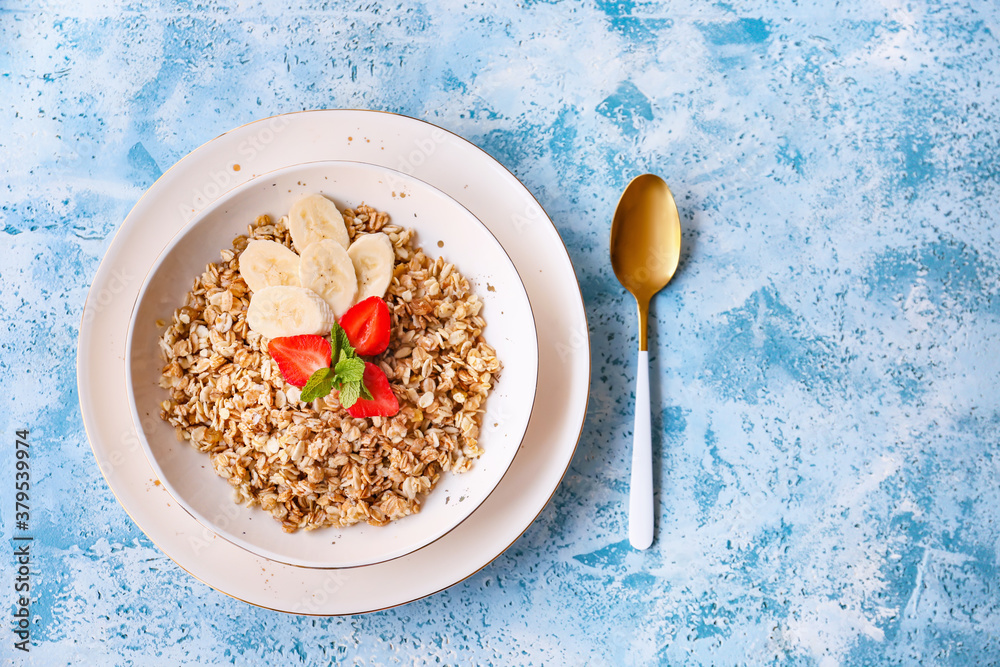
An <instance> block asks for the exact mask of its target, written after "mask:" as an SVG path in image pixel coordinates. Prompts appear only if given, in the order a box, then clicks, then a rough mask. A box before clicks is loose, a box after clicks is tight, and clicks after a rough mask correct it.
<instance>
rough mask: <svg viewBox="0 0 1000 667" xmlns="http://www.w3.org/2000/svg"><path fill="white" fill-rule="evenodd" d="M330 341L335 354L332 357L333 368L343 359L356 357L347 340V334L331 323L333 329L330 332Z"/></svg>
mask: <svg viewBox="0 0 1000 667" xmlns="http://www.w3.org/2000/svg"><path fill="white" fill-rule="evenodd" d="M330 339H331V340H333V350H334V352H335V353H336V354H335V355H334V357H333V365H334V366H336V365H337V364H338V363H340V362H341V361H342V360H344V359H353V358H354V357H356V356H358V355H357V354H356V353H355V352H354V346H353V345H351V341H350V339H348V338H347V332H346V331H344V328H343V327H342V326H340V325H339V324H337V323H336V322H334V323H333V328H332V329H331V330H330Z"/></svg>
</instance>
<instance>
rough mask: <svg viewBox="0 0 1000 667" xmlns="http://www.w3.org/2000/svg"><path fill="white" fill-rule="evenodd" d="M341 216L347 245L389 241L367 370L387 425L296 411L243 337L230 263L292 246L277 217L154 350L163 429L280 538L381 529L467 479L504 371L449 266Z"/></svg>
mask: <svg viewBox="0 0 1000 667" xmlns="http://www.w3.org/2000/svg"><path fill="white" fill-rule="evenodd" d="M343 215H344V221H345V224H346V226H347V229H348V233H349V235H350V238H351V239H354V238H355V237H356V236H358V235H359V234H365V233H374V232H376V231H382V232H384V233H386V234H387V235H388V236H389V238H390V239H391V241H392V243H393V249H394V252H395V266H394V270H393V278H392V282H391V284H390V286H389V289H388V292H387V293H386V296H385V301H386V303H387V304H388V306H389V309H390V312H391V314H392V339H391V340H392V342H391V344H390V346H389V349H388V350H386V352H385V353H384V354H382V355H381V356H379V357H377V358H376V359H373V361H374V362H375V363H377V364H378V365H379V366H380V367H381V368H382V370H383V371H384V372H385V374H386V376H387V377H388V378H389V381H390V383H391V384H392V387H393V392H394V393H395V395H396V397H397V398H398V400H399V404H400V408H401V409H400V411H399V413H398V414H397V415H396V416H394V417H391V418H385V417H372V418H368V419H355V418H352V417H351V416H350V415H348V414H347V412H346V411H344V410H342V409H341V408H340V406H339V404H338V402H337V399H336V398H335V396H334V395H333V394H331V395H329V396H326V397H325V398H320V399H317V400H315V401H313V402H312V403H303V402H302V401H300V400H299V394H300V392H299V389H297V388H296V387H293V386H292V385H289V384H286V383H285V381H284V380H283V378H282V376H281V374H280V372H279V370H278V367H277V365H276V364H275V363H274V361H273V360H272V359H271V357H270V356H269V355H268V354H267V339H265V338H263V337H261V336H260V335H259V334H257V333H255V332H253V331H251V330H250V329H249V327H248V326H247V322H246V313H247V307H248V304H249V299H250V290H249V288H248V287H247V285H246V282H245V281H244V280H243V278H242V277H241V276H240V272H239V254H240V252H241V251H242V250H243V249H244V248H245V247H246V244H247V243H248V242H249V241H250V240H255V239H262V240H273V241H277V242H279V243H282V244H284V245H285V246H287V247H289V248H291V247H292V241H291V237H290V235H289V232H288V229H287V227H286V225H285V223H284V219H281V220H278V221H277V222H273V221H272V220H271V219H270V218H269V217H268V216H260V217H259V218H258V219H257V220H256V221H255V222H254V223H253V224H252V225H250V226H249V227H248V231H247V234H246V235H241V236H238V237H236V238H235V239H233V244H232V248H231V249H226V250H223V251H222V259H221V260H220V261H218V262H215V263H212V264H209V265H208V266H207V267H206V270H205V272H204V273H202V275H201V276H199V277H197V278H196V279H195V281H194V286H193V287H192V289H191V291H190V292H188V294H187V297H186V300H185V304H184V306H183V307H181V308H178V309H177V310H176V311H175V312H174V314H173V318H172V322H170V323H169V324H167V325H166V329H165V331H164V332H163V334H162V335H161V338H160V349H161V351H162V353H163V356H164V361H165V365H164V367H163V374H162V377H161V379H160V386H162V387H163V388H164V389H166V390H167V391H168V392H169V398H167V399H166V400H164V401H163V402H162V404H161V412H160V417H161V418H162V419H164V420H166V421H168V422H169V423H170V424H172V425H173V426H174V427H175V430H176V432H177V437H178V438H179V439H184V440H188V441H189V442H190V444H191V445H192V446H193V447H195V448H197V449H198V450H200V451H202V452H205V453H206V454H208V455H209V456H210V457H211V460H212V463H213V466H214V468H215V471H216V473H217V474H218V475H219V476H221V477H223V478H225V479H226V480H228V481H229V483H230V484H231V485H232V486H233V489H234V492H235V500H236V501H237V502H240V503H243V504H245V505H246V506H248V507H249V506H254V505H259V506H260V507H261V508H263V509H264V510H266V511H267V512H269V513H270V514H271V515H272V516H273V517H274V518H275V519H276V520H278V521H280V522H281V525H282V527H283V529H284V530H285V531H286V532H294V531H296V530H298V529H300V528H304V529H306V530H313V529H316V528H322V527H324V526H349V525H352V524H355V523H358V522H359V521H365V522H367V523H369V524H371V525H374V526H382V525H385V524H387V523H388V522H390V521H393V520H395V519H399V518H402V517H405V516H408V515H410V514H413V513H415V512H418V511H419V510H420V503H421V497H422V496H423V495H424V494H426V493H428V492H429V491H430V490H431V489H433V488H434V485H435V484H436V483H437V482H438V480H439V479H440V477H441V474H442V473H444V472H446V471H452V472H458V473H460V472H464V471H466V470H468V469H469V468H470V467H471V466H472V464H473V462H474V460H475V459H476V458H478V457H479V456H480V454H482V449H481V448H480V447H479V441H478V440H479V431H480V425H481V421H482V415H483V413H484V406H485V401H486V398H487V396H488V395H489V393H490V390H491V388H492V387H493V384H494V383H495V382H496V379H497V376H498V373H499V372H500V370H501V364H500V361H499V360H498V359H497V357H496V352H495V351H494V349H493V348H492V347H490V346H489V345H488V344H487V343H486V341H485V339H484V337H483V329H484V327H485V326H486V323H485V321H484V320H483V318H482V316H481V315H480V311H481V309H482V302H481V301H480V300H479V298H478V297H477V296H476V294H474V293H473V292H472V289H471V288H470V285H469V282H468V280H466V278H464V277H463V276H462V275H461V274H460V273H459V272H458V271H457V270H456V269H455V267H454V266H453V265H452V264H449V263H447V262H446V261H444V260H443V259H440V258H438V259H431V258H430V257H428V256H427V255H425V254H424V252H423V251H422V250H421V249H420V248H419V247H418V246H417V245H416V243H415V239H414V235H413V232H412V231H411V230H408V229H404V228H402V227H400V226H397V225H393V224H390V222H389V219H388V216H387V215H386V214H384V213H381V212H379V211H376V210H375V209H373V208H370V207H368V206H361V207H359V208H357V209H356V210H352V209H347V210H345V211H344V212H343Z"/></svg>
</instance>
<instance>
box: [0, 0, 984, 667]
mask: <svg viewBox="0 0 1000 667" xmlns="http://www.w3.org/2000/svg"><path fill="white" fill-rule="evenodd" d="M20 4H21V3H18V2H11V1H10V0H0V166H2V170H0V171H2V176H0V179H2V180H0V184H2V189H0V204H2V208H0V247H2V250H0V252H2V256H3V260H2V262H0V350H2V356H0V390H2V391H0V393H2V395H3V396H4V402H3V407H2V413H3V416H2V417H0V424H3V433H2V438H3V451H4V452H7V453H6V454H5V455H4V457H3V465H2V467H0V472H2V479H0V519H2V527H0V530H2V531H3V543H4V544H9V541H8V539H9V537H10V531H11V530H12V526H13V516H12V514H13V513H12V508H13V491H12V483H11V482H10V480H11V479H12V477H13V460H14V459H13V455H12V454H11V447H10V446H9V443H10V441H11V440H12V434H13V431H14V429H15V428H16V427H21V426H27V427H30V428H31V429H32V438H33V440H34V442H35V443H36V444H35V448H36V449H35V453H36V458H35V459H34V460H33V466H34V468H33V469H34V471H35V492H34V501H33V502H34V505H35V506H36V509H35V510H34V514H33V516H32V520H33V522H34V525H35V526H36V529H37V530H36V533H37V536H38V541H37V543H36V549H37V554H36V557H37V558H38V567H39V572H40V574H39V575H38V577H37V579H36V583H37V589H36V592H37V596H36V598H35V601H34V606H33V611H34V614H35V617H34V619H33V627H34V636H35V638H36V639H37V643H36V645H35V646H34V647H33V649H32V652H31V653H30V654H29V656H24V655H21V654H15V652H14V651H13V649H12V643H13V635H12V634H10V633H9V631H8V630H4V631H3V633H0V656H10V658H9V659H10V660H13V661H15V662H20V661H22V660H24V659H25V658H28V659H29V662H31V663H33V664H37V665H59V664H73V665H88V664H92V665H104V664H117V663H120V664H132V663H135V664H142V665H161V664H162V665H178V664H215V663H222V664H230V663H231V664H240V665H244V664H265V663H267V664H272V663H273V664H286V665H300V664H301V665H314V664H322V663H326V662H329V661H331V660H333V661H336V662H344V663H346V664H406V665H409V664H423V663H424V662H429V663H441V664H473V663H477V664H488V663H492V664H522V663H523V664H532V665H540V664H552V665H561V664H584V663H589V664H608V665H632V664H634V665H647V664H672V665H680V664H698V663H703V664H707V663H712V664H718V665H729V664H778V665H785V664H789V665H824V666H825V665H838V664H843V665H868V664H924V665H990V664H1000V590H998V588H1000V586H998V581H1000V562H998V559H1000V521H998V520H1000V443H998V432H1000V392H998V390H997V387H998V385H1000V354H998V352H1000V350H998V347H1000V346H998V341H1000V338H998V335H1000V247H998V245H1000V238H998V221H997V214H998V212H1000V203H998V202H1000V187H998V186H1000V170H998V164H1000V99H998V94H1000V90H998V85H1000V65H998V62H1000V44H998V39H997V38H998V30H1000V21H998V19H1000V16H998V15H1000V9H998V5H997V4H996V3H995V2H991V1H989V0H977V1H973V2H966V3H961V4H945V3H937V2H930V1H928V0H914V1H912V2H907V3H899V2H894V1H889V0H887V1H886V2H884V3H872V2H865V1H863V0H845V1H844V2H839V3H836V6H834V5H833V4H830V6H828V7H825V8H817V7H814V6H813V3H798V2H795V0H767V1H764V0H756V1H750V2H744V3H731V4H730V3H724V2H718V3H714V4H708V3H698V2H695V1H693V0H680V1H678V2H674V3H670V4H669V5H659V4H656V3H643V2H633V1H631V0H623V1H621V2H607V1H604V0H598V1H597V2H591V3H575V2H551V3H550V2H534V1H528V2H524V3H522V4H521V5H520V6H517V7H513V6H512V7H509V8H507V9H500V10H496V9H494V8H492V7H491V6H486V7H481V6H478V5H475V4H473V3H468V4H462V3H448V5H449V6H448V7H447V8H440V7H438V5H437V3H434V2H426V3H420V4H410V3H404V4H403V5H402V6H396V4H395V3H392V4H381V3H378V2H371V3H368V2H366V3H358V4H355V5H339V4H334V3H316V4H315V5H313V4H309V3H292V4H291V5H288V4H287V3H276V4H273V5H271V6H270V8H262V7H260V6H253V5H250V4H248V3H242V2H240V3H233V4H232V6H228V5H225V4H224V3H218V2H214V1H212V0H208V1H206V2H198V3H180V5H179V6H177V7H175V6H173V5H172V4H170V3H163V4H162V5H158V4H155V3H149V4H147V3H141V2H137V3H123V4H120V5H118V4H115V5H113V6H112V5H111V3H106V4H107V5H108V6H105V3H93V4H92V6H90V7H89V8H87V9H80V8H79V7H77V4H78V3H69V2H67V3H65V4H61V3H58V2H44V3H42V4H41V5H40V6H39V7H38V8H36V9H20V8H19V7H20ZM80 4H83V3H80ZM279 7H280V8H279ZM318 107H358V108H374V109H386V110H391V111H398V112H401V113H405V114H409V115H412V116H416V117H419V118H425V119H427V120H430V121H432V122H435V123H438V124H440V125H443V126H444V127H446V128H448V129H451V130H454V131H456V132H458V133H459V134H461V135H463V136H465V137H467V138H468V139H470V140H471V141H473V142H475V143H476V144H478V145H480V146H482V147H484V148H485V149H486V150H488V151H489V152H490V153H492V154H493V155H494V156H495V157H497V158H498V159H499V160H500V161H501V162H503V163H504V164H506V165H507V166H509V167H510V168H511V169H512V170H513V171H514V172H515V173H516V174H517V175H518V177H520V178H521V179H522V180H523V181H524V182H525V184H526V185H527V186H528V187H529V189H531V190H532V192H534V193H535V194H536V195H537V196H538V198H539V200H540V201H541V203H542V204H543V205H544V206H545V208H546V209H547V211H548V212H549V213H550V215H551V216H552V217H553V219H554V220H555V222H556V225H557V226H558V228H559V230H560V232H561V233H562V235H563V238H564V239H565V240H566V243H567V245H568V246H569V250H570V253H571V255H572V258H573V261H574V263H575V264H576V267H577V271H578V275H579V279H580V282H581V284H582V287H583V292H584V296H585V299H586V305H587V311H588V316H589V318H590V327H591V334H592V342H593V364H594V376H593V386H592V388H591V389H592V396H591V403H590V411H589V414H588V420H587V425H586V429H585V431H584V434H583V439H582V441H581V443H580V447H579V450H578V453H577V456H576V458H575V460H574V461H573V464H572V467H571V469H570V471H569V473H568V475H567V477H566V479H565V481H564V483H563V485H562V486H561V487H560V489H559V491H558V492H557V494H556V496H555V498H554V500H553V502H552V503H550V505H549V506H548V507H547V508H546V510H545V511H544V512H543V514H542V515H541V517H540V518H539V519H538V520H537V521H536V522H535V523H534V524H533V525H532V527H531V528H530V529H529V530H528V532H527V533H526V534H525V535H524V536H523V537H522V538H521V539H520V540H519V541H518V542H517V543H516V544H515V545H514V546H513V547H512V548H511V549H510V550H509V551H508V552H507V553H505V554H504V555H503V556H502V557H500V558H499V559H498V560H497V561H496V562H495V563H493V564H492V565H491V566H489V567H487V568H486V569H485V570H484V571H482V572H480V573H479V574H478V575H476V576H474V577H472V578H471V579H469V580H468V581H466V582H464V583H462V584H460V585H458V586H455V587H454V588H452V589H450V590H448V591H446V592H443V593H441V594H439V595H436V596H433V597H431V598H429V599H426V600H422V601H419V602H416V603H413V604H411V605H408V606H405V607H403V608H399V609H395V610H390V611H386V612H381V613H376V614H372V615H369V616H364V617H356V618H347V619H309V618H297V617H288V616H284V615H281V614H278V613H273V612H269V611H264V610H261V609H256V608H252V607H248V606H246V605H244V604H242V603H239V602H236V601H234V600H231V599H229V598H227V597H225V596H223V595H221V594H219V593H216V592H214V591H212V590H211V589H209V588H207V587H205V586H203V585H202V584H200V583H198V582H196V581H194V580H193V579H191V578H190V577H188V576H187V575H186V574H185V573H184V572H183V571H181V570H180V569H179V568H178V567H177V566H175V565H174V564H173V563H172V562H171V561H170V560H169V559H167V558H166V557H165V556H163V555H162V554H161V553H160V552H159V551H158V550H157V549H156V548H155V547H154V546H153V545H152V544H151V543H150V542H149V541H148V540H147V539H146V537H145V536H144V535H143V534H142V533H141V531H139V530H138V529H137V528H136V527H135V526H134V525H133V524H132V523H131V521H130V520H129V518H128V517H127V516H126V514H125V512H124V511H123V510H122V509H121V507H119V505H118V504H117V502H116V501H115V499H114V496H113V495H112V494H111V492H110V491H109V489H108V488H107V486H106V485H105V482H104V480H103V478H102V477H101V475H100V473H99V471H98V469H97V467H96V465H95V463H94V460H93V456H92V454H91V452H90V448H89V447H88V446H87V443H86V437H85V434H84V431H83V428H82V424H81V419H80V414H79V409H78V407H77V396H76V390H75V387H76V382H75V378H74V367H73V363H72V361H71V360H72V359H73V358H74V356H75V344H76V340H75V339H76V334H77V331H78V323H79V319H80V314H81V310H82V307H83V302H84V298H85V296H86V293H87V289H88V285H89V281H90V280H91V277H92V276H93V274H94V272H95V270H96V267H97V265H98V263H99V262H100V259H101V257H102V255H103V253H104V251H105V249H106V248H107V246H108V244H109V243H110V240H111V237H112V235H113V233H114V231H115V230H116V229H117V228H118V226H119V224H120V223H121V221H122V220H123V219H124V217H125V215H126V213H127V212H128V210H129V209H130V207H131V206H132V204H133V203H134V202H135V201H136V200H137V199H138V198H139V196H140V195H141V193H142V192H143V191H144V190H145V188H147V187H148V186H149V185H150V184H151V183H152V182H153V181H154V180H155V179H156V178H157V177H158V176H159V174H160V173H161V172H162V171H163V170H165V169H166V168H167V167H168V166H169V165H171V164H173V163H174V162H176V161H177V160H178V159H179V158H181V157H182V156H183V155H184V154H186V153H187V152H188V151H190V150H192V149H194V148H195V147H197V146H198V145H200V144H201V143H203V142H204V141H206V140H208V139H210V138H212V137H214V136H215V135H217V134H219V133H221V132H223V131H225V130H227V129H229V128H231V127H234V126H236V125H239V124H242V123H245V122H247V121H250V120H253V119H255V118H259V117H262V116H266V115H271V114H275V113H280V112H285V111H293V110H298V109H303V108H318ZM643 171H655V172H658V173H660V174H662V175H663V176H664V177H665V178H666V179H667V180H668V181H669V182H670V184H671V185H672V187H673V189H674V192H675V195H676V196H677V200H678V204H679V205H680V208H681V212H682V220H683V225H684V230H685V231H684V242H685V249H684V253H683V258H682V261H683V264H682V267H681V270H680V273H679V275H678V277H677V279H676V281H675V282H674V283H673V284H672V285H671V286H670V288H669V289H668V290H667V291H666V292H665V293H663V294H662V295H660V296H659V297H658V298H657V299H656V301H655V303H654V313H655V321H654V323H653V332H652V334H653V338H652V340H654V341H655V348H654V349H653V351H652V364H653V368H652V377H653V378H654V388H653V402H654V406H655V407H654V415H653V426H654V431H655V432H656V433H658V434H659V435H658V436H657V438H656V442H655V443H654V450H655V460H656V471H657V472H656V476H655V480H656V482H657V485H658V488H659V492H658V496H657V508H658V525H657V541H656V542H655V544H654V546H653V548H652V549H651V550H650V551H648V552H644V553H639V552H635V551H632V550H631V549H630V548H629V547H628V544H627V542H626V541H624V540H625V534H626V516H625V509H626V498H627V486H628V479H627V470H628V465H627V461H628V452H629V445H630V434H631V413H632V408H631V401H630V395H631V394H630V392H631V386H632V382H633V380H634V375H635V369H634V367H633V365H634V357H635V353H634V351H633V347H634V343H635V322H634V315H633V312H634V310H633V309H634V306H633V304H632V303H631V302H630V301H629V299H628V298H626V295H625V293H624V292H623V291H622V289H621V288H620V286H619V285H618V284H617V282H616V281H615V279H614V277H613V275H612V274H611V272H610V270H609V267H608V264H607V259H606V257H607V237H608V226H609V221H610V219H611V215H612V212H613V208H614V205H615V203H616V201H617V197H618V194H619V192H620V191H621V189H622V188H623V187H624V185H625V184H626V183H627V182H628V180H629V178H630V177H632V176H634V175H636V174H638V173H641V172H643ZM12 568H13V566H12V559H11V558H10V557H4V558H2V559H0V576H2V579H0V591H4V592H3V593H0V603H2V604H0V607H2V608H4V609H9V608H12V605H13V592H12V590H11V585H10V584H9V583H8V582H10V581H12V578H13V576H14V575H13V569H12ZM8 618H9V617H8ZM4 627H8V626H7V625H5V626H4Z"/></svg>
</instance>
